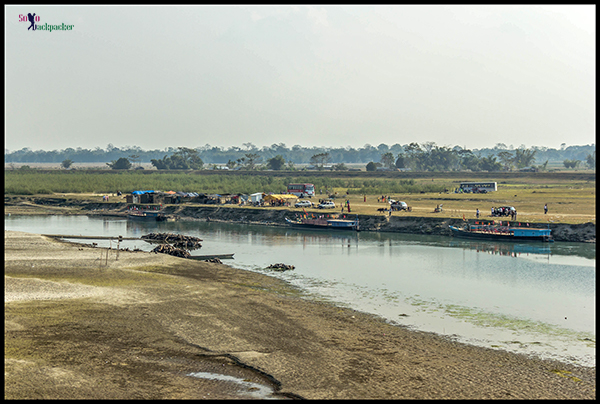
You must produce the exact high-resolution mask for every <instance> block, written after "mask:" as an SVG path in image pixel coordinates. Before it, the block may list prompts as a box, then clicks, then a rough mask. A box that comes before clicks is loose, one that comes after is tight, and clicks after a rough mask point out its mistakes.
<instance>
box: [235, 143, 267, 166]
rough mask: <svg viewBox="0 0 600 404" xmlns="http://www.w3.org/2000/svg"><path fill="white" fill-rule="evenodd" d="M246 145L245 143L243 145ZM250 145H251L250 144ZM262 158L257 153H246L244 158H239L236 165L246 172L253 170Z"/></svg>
mask: <svg viewBox="0 0 600 404" xmlns="http://www.w3.org/2000/svg"><path fill="white" fill-rule="evenodd" d="M244 144H246V143H244ZM250 144H251V143H250ZM261 159H262V157H261V156H260V155H259V154H257V153H246V154H245V157H241V158H239V159H238V160H237V162H238V164H239V165H241V166H243V167H244V168H245V169H246V170H255V169H256V164H257V163H259V162H260V160H261Z"/></svg>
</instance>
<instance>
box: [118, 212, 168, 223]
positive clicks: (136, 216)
mask: <svg viewBox="0 0 600 404" xmlns="http://www.w3.org/2000/svg"><path fill="white" fill-rule="evenodd" d="M127 219H131V220H147V221H156V222H164V221H166V220H167V216H165V215H164V213H162V212H160V211H157V210H131V211H129V212H128V213H127Z"/></svg>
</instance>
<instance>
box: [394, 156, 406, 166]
mask: <svg viewBox="0 0 600 404" xmlns="http://www.w3.org/2000/svg"><path fill="white" fill-rule="evenodd" d="M404 167H405V163H404V155H403V154H402V153H400V154H398V158H397V159H396V168H404Z"/></svg>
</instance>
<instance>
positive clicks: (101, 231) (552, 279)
mask: <svg viewBox="0 0 600 404" xmlns="http://www.w3.org/2000/svg"><path fill="white" fill-rule="evenodd" d="M4 228H5V229H6V230H18V231H25V232H30V233H41V234H64V235H90V236H93V235H96V236H114V237H117V236H119V235H122V236H124V237H140V236H142V235H144V234H147V233H151V232H173V233H180V234H185V235H190V236H196V237H200V238H201V239H203V242H202V248H201V249H200V250H196V251H193V252H192V254H202V255H205V254H229V253H235V259H233V260H224V261H223V262H224V263H226V264H228V265H231V266H233V267H236V268H241V269H245V270H250V271H256V272H261V273H266V274H269V275H272V276H275V277H278V278H281V279H285V280H286V281H288V282H290V283H291V284H293V285H295V286H297V287H299V288H301V289H302V290H304V291H305V292H306V293H308V294H310V295H311V296H313V298H315V299H320V300H326V301H331V302H335V303H336V304H338V305H341V306H346V307H350V308H353V309H356V310H359V311H364V312H369V313H374V314H377V315H380V316H382V317H384V318H385V319H387V320H388V321H389V322H391V323H394V324H398V325H403V326H406V327H409V328H411V329H415V330H422V331H429V332H435V333H438V334H443V335H447V336H449V337H450V338H453V339H455V340H457V341H461V342H466V343H469V344H473V345H479V346H485V347H490V348H495V349H503V350H507V351H512V352H520V353H526V354H531V355H537V356H540V357H543V358H551V359H558V360H561V361H564V362H569V363H574V364H579V365H584V366H595V365H596V353H595V349H596V331H595V330H596V245H595V244H583V243H562V242H555V243H553V244H550V245H548V244H545V245H543V244H531V243H521V244H516V243H500V242H498V243H491V242H476V241H466V240H465V241H462V240H457V239H454V238H452V237H440V236H419V235H407V234H395V233H371V232H361V233H355V232H351V231H338V232H325V231H322V230H315V231H309V230H304V229H291V228H284V227H275V228H273V227H267V226H257V225H234V224H222V223H205V222H162V223H142V222H130V221H127V220H125V219H116V218H96V217H86V216H15V215H12V216H5V221H4ZM73 241H79V242H85V243H91V242H92V240H73ZM95 241H96V242H97V243H98V244H99V246H109V244H111V245H112V247H113V248H114V247H115V243H114V242H112V243H111V242H109V241H108V240H95ZM121 247H122V248H124V247H129V248H136V247H137V248H140V249H142V250H147V251H149V250H151V249H152V248H153V247H154V246H153V245H151V244H148V243H145V242H143V241H141V240H139V241H138V240H135V241H125V242H123V243H122V244H121ZM274 263H285V264H291V265H294V266H295V270H294V271H287V272H273V271H269V270H265V269H264V268H265V267H267V266H268V265H270V264H274Z"/></svg>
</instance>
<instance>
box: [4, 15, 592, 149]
mask: <svg viewBox="0 0 600 404" xmlns="http://www.w3.org/2000/svg"><path fill="white" fill-rule="evenodd" d="M27 13H32V14H33V13H35V14H36V17H39V21H37V22H36V24H37V25H38V29H37V30H36V31H33V30H28V27H29V26H30V25H31V24H30V23H29V22H28V21H22V22H21V21H20V18H19V15H24V16H25V17H26V16H27ZM595 13H596V8H595V6H594V5H575V6H195V7H194V6H140V7H138V6H21V5H19V6H5V18H6V21H5V56H4V63H5V148H6V149H9V150H10V151H14V150H19V149H21V148H23V147H29V148H31V149H33V150H39V149H42V150H54V149H65V148H67V147H73V148H77V147H82V148H87V149H93V148H96V147H101V148H106V146H107V145H108V144H109V143H110V144H113V145H114V146H116V147H124V146H139V147H141V148H142V149H145V150H149V149H164V148H165V147H179V146H185V147H191V148H194V147H200V146H204V145H206V144H210V145H212V146H222V147H226V148H227V147H230V146H239V147H242V145H243V144H244V143H248V142H250V143H253V144H254V145H256V146H257V147H262V146H269V145H272V144H274V143H277V144H279V143H284V144H285V145H286V146H288V147H292V146H293V145H301V146H307V147H309V146H327V147H345V146H351V147H362V146H364V145H365V144H367V143H368V144H371V145H373V146H377V145H379V144H381V143H385V144H388V145H390V146H391V145H392V144H395V143H399V144H407V143H411V142H417V143H424V142H435V143H436V144H437V145H439V146H455V145H459V146H462V147H467V148H469V149H478V148H483V147H493V146H494V145H495V144H496V143H505V144H506V145H507V146H508V145H511V144H512V145H514V147H518V146H520V145H522V144H524V145H525V146H526V147H531V146H547V147H552V148H559V147H560V145H561V143H567V145H586V144H592V143H595V109H596V105H595V95H596V94H595V88H596V43H595V37H596V27H595V24H596V21H595ZM44 24H48V25H61V24H65V25H74V27H73V29H72V30H70V31H69V30H66V31H56V30H54V31H52V32H49V31H47V30H41V29H39V26H40V25H44Z"/></svg>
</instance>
